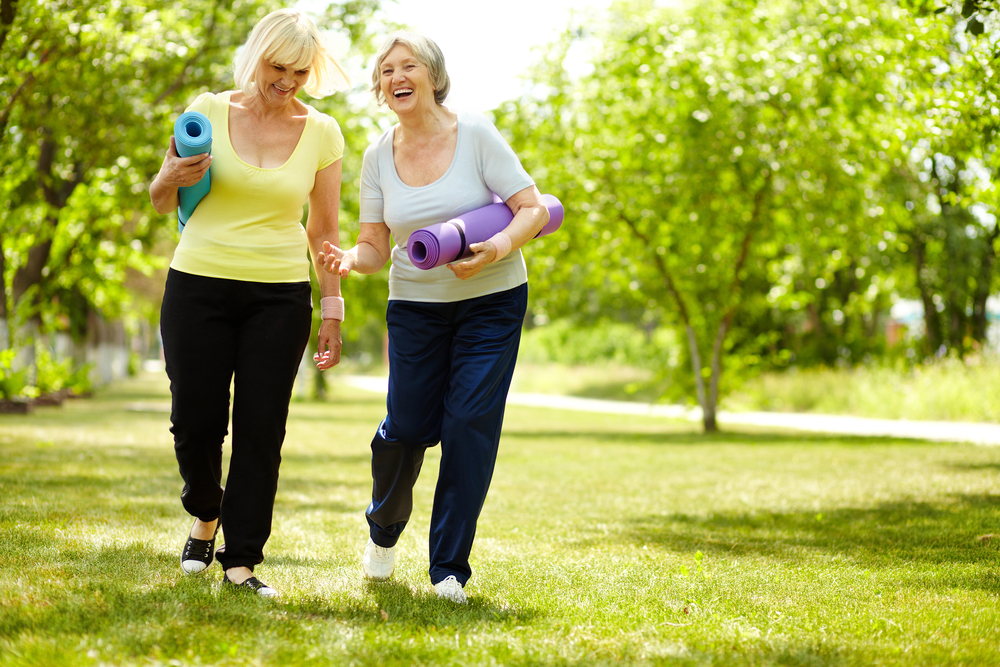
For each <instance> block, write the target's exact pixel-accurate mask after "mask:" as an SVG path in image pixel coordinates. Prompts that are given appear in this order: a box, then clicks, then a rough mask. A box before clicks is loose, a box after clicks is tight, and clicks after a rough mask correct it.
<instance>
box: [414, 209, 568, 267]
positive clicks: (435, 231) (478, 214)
mask: <svg viewBox="0 0 1000 667" xmlns="http://www.w3.org/2000/svg"><path fill="white" fill-rule="evenodd" d="M494 199H496V196H494ZM542 203H543V204H545V208H547V209H549V221H548V223H546V225H545V226H544V227H542V231H540V232H538V234H536V235H535V238H536V239H537V238H538V237H539V236H545V235H547V234H551V233H552V232H554V231H556V230H557V229H559V225H561V224H562V221H563V206H562V203H561V202H560V201H559V200H558V199H556V198H555V197H553V196H552V195H542ZM513 219H514V214H513V213H511V212H510V209H509V208H508V207H507V204H503V203H499V204H490V205H489V206H484V207H482V208H477V209H476V210H474V211H469V212H468V213H466V214H465V215H461V216H459V217H457V218H452V219H451V220H449V221H447V222H440V223H438V224H436V225H431V226H430V227H424V228H423V229H418V230H417V231H415V232H413V233H412V234H410V239H409V240H408V241H407V242H406V254H407V255H409V257H410V261H411V262H412V263H413V266H415V267H417V268H418V269H424V270H425V271H426V270H427V269H433V268H434V267H437V266H442V265H444V264H448V263H449V262H454V261H455V260H458V259H465V258H466V257H472V251H471V250H469V246H470V245H472V244H473V243H481V242H483V241H485V240H486V239H488V238H490V237H491V236H493V235H494V234H496V233H497V232H502V231H503V230H504V229H506V228H507V225H509V224H510V221H511V220H513Z"/></svg>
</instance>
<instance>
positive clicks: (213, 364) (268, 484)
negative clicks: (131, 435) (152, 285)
mask: <svg viewBox="0 0 1000 667" xmlns="http://www.w3.org/2000/svg"><path fill="white" fill-rule="evenodd" d="M311 321H312V297H311V293H310V288H309V283H304V282H303V283H255V282H245V281H240V280H225V279H221V278H208V277H205V276H195V275H191V274H188V273H182V272H180V271H175V270H173V269H171V270H170V272H169V273H168V275H167V284H166V289H165V291H164V294H163V307H162V310H161V313H160V330H161V333H162V336H163V353H164V358H165V359H166V366H167V376H168V377H169V378H170V393H171V395H172V397H173V403H172V409H171V413H170V421H171V423H172V424H173V425H172V426H171V428H170V432H171V433H173V434H174V451H175V452H176V454H177V463H178V465H179V466H180V473H181V478H182V479H183V480H184V490H183V491H182V493H181V502H182V503H183V505H184V509H186V510H187V511H188V512H189V513H190V514H191V515H192V516H195V517H198V518H199V519H201V520H202V521H213V520H215V519H217V518H219V517H221V519H222V526H223V531H224V533H225V540H226V545H225V548H224V549H220V550H219V552H218V558H219V562H220V563H222V567H223V568H224V569H229V568H233V567H239V566H245V567H249V568H250V569H253V566H254V565H256V564H257V563H260V562H261V561H262V560H264V543H265V542H267V538H268V537H269V536H270V534H271V514H272V511H273V509H274V495H275V492H276V490H277V487H278V465H279V464H280V462H281V444H282V442H283V441H284V439H285V422H286V421H287V419H288V402H289V400H290V399H291V396H292V387H293V385H294V383H295V374H296V372H297V371H298V366H299V362H300V360H301V359H302V353H303V352H304V351H305V347H306V344H307V343H308V340H309V331H310V327H311ZM230 383H232V385H233V391H234V396H233V438H232V456H231V458H230V465H229V474H228V476H227V478H226V487H225V489H223V487H222V486H221V483H222V443H223V440H224V439H225V437H226V433H227V429H228V426H229V398H230V396H229V387H230Z"/></svg>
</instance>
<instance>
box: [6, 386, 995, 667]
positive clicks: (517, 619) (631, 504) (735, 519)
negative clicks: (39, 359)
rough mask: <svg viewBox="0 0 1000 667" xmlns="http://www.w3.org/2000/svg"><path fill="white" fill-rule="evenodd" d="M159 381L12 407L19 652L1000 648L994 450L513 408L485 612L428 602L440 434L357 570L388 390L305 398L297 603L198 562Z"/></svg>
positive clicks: (802, 654)
mask: <svg viewBox="0 0 1000 667" xmlns="http://www.w3.org/2000/svg"><path fill="white" fill-rule="evenodd" d="M168 401H169V397H168V393H167V386H166V381H165V379H164V378H163V377H162V376H158V375H149V376H143V377H142V378H141V379H138V380H135V381H131V382H128V383H123V384H120V385H117V386H115V387H113V388H111V389H109V390H105V391H102V392H100V393H99V394H98V395H97V396H96V397H95V398H93V399H89V400H79V401H72V402H69V403H67V404H66V405H65V406H64V407H62V408H41V409H38V410H36V411H35V413H34V414H32V415H29V416H13V415H9V416H8V415H0V665H178V664H181V665H204V664H232V665H349V664H354V665H412V664H417V665H437V664H455V665H490V664H496V665H602V664H609V665H610V664H638V665H645V664H650V665H653V664H655V665H809V666H820V665H831V666H838V667H840V666H847V665H859V666H860V665H865V666H868V665H984V666H985V665H994V666H995V665H1000V608H998V607H1000V605H998V597H1000V549H998V547H1000V536H998V537H996V538H994V539H989V538H987V537H985V536H986V535H987V534H993V533H998V534H1000V495H998V494H1000V492H998V484H997V482H998V479H1000V449H995V448H988V447H976V446H971V445H953V444H936V443H935V444H928V443H923V442H912V441H896V440H889V439H873V438H850V437H839V436H838V437H826V436H820V435H799V434H787V433H773V432H753V431H739V432H728V433H724V434H719V435H714V436H710V437H706V436H703V435H700V434H699V433H697V432H696V431H695V430H694V428H695V427H694V426H692V425H690V424H688V423H674V422H669V421H665V420H660V419H653V418H649V419H638V418H631V417H630V418H627V419H626V418H623V417H620V416H612V415H587V414H582V413H569V412H555V411H549V410H542V409H531V408H520V407H512V408H510V409H509V410H508V415H507V421H506V426H505V429H504V435H503V442H502V445H501V454H500V460H499V463H498V466H497V472H496V476H495V478H494V483H493V487H492V490H491V493H490V496H489V498H488V500H487V503H486V507H485V509H484V511H483V515H482V520H481V522H480V526H479V534H478V537H477V541H476V545H475V548H474V550H473V567H474V570H475V572H474V574H473V578H472V580H471V581H470V583H469V586H468V588H467V591H468V592H469V594H470V597H471V604H470V605H469V606H468V607H455V606H453V605H451V604H450V603H447V602H444V601H441V600H438V599H436V598H434V597H433V595H432V593H431V589H430V585H429V580H428V577H427V573H426V570H427V547H426V535H427V523H428V516H429V513H430V503H431V494H432V493H433V487H434V481H435V478H436V474H435V473H436V462H437V460H438V457H437V453H436V450H432V452H431V453H430V454H429V455H428V459H427V461H426V463H425V466H424V476H423V477H422V478H421V479H420V480H419V482H418V483H417V488H416V510H415V513H414V518H413V520H412V521H411V524H410V527H409V528H408V530H407V532H406V533H405V535H404V537H403V539H402V541H401V542H400V547H401V549H400V564H399V566H398V567H397V571H396V574H395V575H394V578H393V580H392V581H391V582H388V583H381V584H371V583H366V582H365V581H364V580H363V579H362V575H361V567H360V564H359V558H360V553H361V551H362V549H363V547H364V544H365V541H366V529H365V524H364V517H363V510H364V508H365V506H366V504H367V502H368V494H369V491H370V477H369V470H368V459H369V454H368V443H369V441H370V437H371V434H372V432H373V430H374V429H375V427H376V425H377V424H378V421H379V419H381V417H382V414H383V409H384V406H383V400H382V399H381V398H380V397H378V396H376V395H373V394H366V393H360V392H357V391H355V390H350V389H347V388H339V387H338V388H336V389H335V390H334V392H333V397H332V400H330V401H329V402H327V403H299V402H296V403H293V405H292V410H291V418H290V421H289V428H288V437H287V439H286V442H285V450H284V463H283V466H282V473H281V481H280V483H279V489H278V498H277V504H276V507H275V516H274V532H273V534H272V537H271V540H270V542H269V543H268V546H267V549H266V554H267V560H266V561H265V562H264V563H263V564H262V565H261V566H259V567H258V568H257V573H258V575H259V576H260V577H261V579H263V580H264V581H266V582H267V583H269V584H271V585H273V586H275V587H276V588H277V589H279V590H280V591H281V593H282V597H281V599H280V600H278V601H268V600H260V599H256V598H253V597H248V596H242V595H235V596H234V595H226V594H221V593H220V591H219V581H220V580H221V577H222V573H221V571H220V569H219V567H218V566H217V565H213V567H212V568H211V569H210V570H209V571H208V572H207V573H204V574H202V575H196V576H184V575H182V573H181V570H180V568H179V566H178V562H177V559H178V555H179V552H180V548H181V546H182V544H183V541H184V538H185V537H186V534H187V530H188V528H189V526H190V519H189V517H187V516H186V515H185V514H184V512H183V510H182V509H181V506H180V501H179V499H178V494H179V492H180V480H179V476H178V474H177V466H176V463H175V461H174V459H173V450H172V446H171V442H172V441H171V436H170V434H169V432H168V431H167V428H168V415H167V414H166V413H164V412H162V411H158V409H159V408H161V407H162V406H166V405H167V404H168Z"/></svg>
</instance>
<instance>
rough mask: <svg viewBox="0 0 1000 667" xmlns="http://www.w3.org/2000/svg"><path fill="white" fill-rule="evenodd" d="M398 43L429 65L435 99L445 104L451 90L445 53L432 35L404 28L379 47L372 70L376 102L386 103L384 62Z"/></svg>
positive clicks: (426, 65)
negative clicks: (383, 80)
mask: <svg viewBox="0 0 1000 667" xmlns="http://www.w3.org/2000/svg"><path fill="white" fill-rule="evenodd" d="M397 44H402V45H403V46H405V47H406V48H408V49H410V51H411V52H412V53H413V56H414V57H415V58H416V59H417V60H419V61H420V62H421V63H423V64H424V66H425V67H427V73H428V74H429V75H430V78H431V85H432V86H434V101H435V102H437V103H438V104H444V100H445V98H446V97H448V91H449V90H451V78H450V77H449V76H448V70H446V69H445V67H444V54H443V53H441V49H440V47H438V45H437V44H436V43H435V42H434V40H433V39H431V38H430V37H424V36H423V35H418V34H417V33H415V32H406V31H404V30H400V31H398V32H394V33H392V34H391V35H389V37H388V38H386V40H385V42H383V43H382V46H380V47H379V50H378V53H376V54H375V69H374V70H373V71H372V92H373V93H375V102H376V103H377V104H378V105H379V106H382V105H383V104H385V96H384V95H382V88H381V86H379V82H380V81H381V80H382V62H383V61H384V60H385V58H386V56H388V55H389V52H390V51H392V48H393V47H394V46H396V45H397Z"/></svg>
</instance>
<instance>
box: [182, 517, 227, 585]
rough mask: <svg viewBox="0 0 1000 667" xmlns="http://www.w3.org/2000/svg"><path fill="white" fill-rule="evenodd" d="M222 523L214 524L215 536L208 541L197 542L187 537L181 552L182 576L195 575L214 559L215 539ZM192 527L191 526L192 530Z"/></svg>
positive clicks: (194, 538) (206, 567) (205, 568)
mask: <svg viewBox="0 0 1000 667" xmlns="http://www.w3.org/2000/svg"><path fill="white" fill-rule="evenodd" d="M221 526H222V521H216V523H215V535H213V536H212V539H210V540H199V539H198V538H197V537H191V535H190V534H189V535H188V539H187V542H186V543H185V544H184V549H183V550H182V551H181V569H182V570H184V574H196V573H198V572H203V571H205V570H207V569H208V566H209V565H211V564H212V561H213V560H214V559H215V537H216V535H218V534H219V528H220V527H221ZM193 527H194V526H192V528H193Z"/></svg>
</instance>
